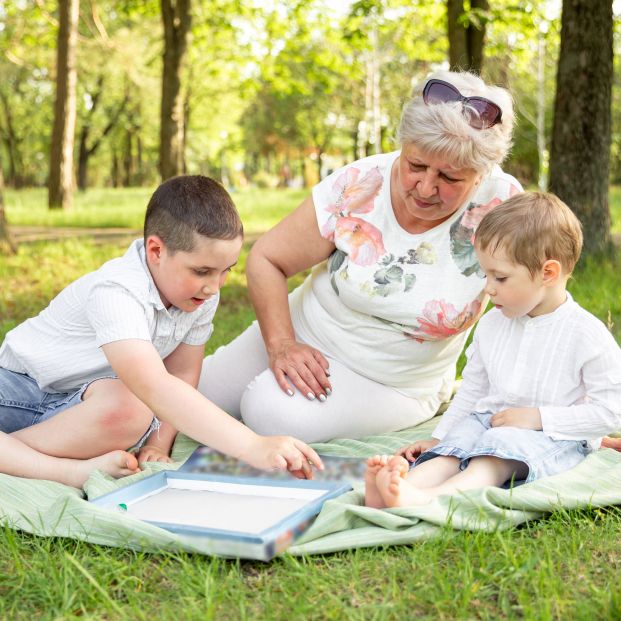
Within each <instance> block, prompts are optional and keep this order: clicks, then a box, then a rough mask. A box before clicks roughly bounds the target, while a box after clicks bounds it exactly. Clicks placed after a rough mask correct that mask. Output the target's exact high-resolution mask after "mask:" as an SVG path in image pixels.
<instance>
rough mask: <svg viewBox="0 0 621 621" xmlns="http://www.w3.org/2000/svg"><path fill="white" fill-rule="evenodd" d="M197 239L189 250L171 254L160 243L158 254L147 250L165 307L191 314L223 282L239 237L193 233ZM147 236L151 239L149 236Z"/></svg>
mask: <svg viewBox="0 0 621 621" xmlns="http://www.w3.org/2000/svg"><path fill="white" fill-rule="evenodd" d="M196 237H197V242H196V245H195V247H194V249H193V250H192V251H191V252H183V251H181V250H180V251H178V252H175V253H171V252H170V251H169V250H168V248H167V247H166V245H165V244H163V243H162V244H161V247H160V249H159V256H157V257H155V258H154V257H153V250H152V249H151V250H150V249H149V240H147V253H151V261H150V267H151V273H152V275H153V280H154V281H155V284H156V286H157V288H158V291H159V293H160V297H161V298H162V302H163V303H164V305H165V306H166V308H169V307H170V306H175V307H176V308H178V309H180V310H183V311H186V312H189V313H191V312H192V311H195V310H196V309H197V308H199V307H200V306H201V305H202V304H203V303H204V302H205V300H207V299H208V298H210V297H211V296H213V295H215V294H216V293H218V291H220V287H222V286H223V285H224V281H225V280H226V277H227V275H228V273H229V271H230V270H231V268H232V267H233V266H234V265H235V264H236V263H237V259H238V258H239V253H240V250H241V247H242V243H243V239H242V238H241V237H238V238H236V239H212V238H209V237H203V236H199V235H197V236H196ZM149 239H151V238H149Z"/></svg>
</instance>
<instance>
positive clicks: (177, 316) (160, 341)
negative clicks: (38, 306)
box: [0, 239, 219, 392]
mask: <svg viewBox="0 0 621 621" xmlns="http://www.w3.org/2000/svg"><path fill="white" fill-rule="evenodd" d="M218 300H219V295H217V296H213V297H212V298H209V299H208V300H207V301H206V302H205V303H204V304H202V305H201V306H200V307H199V308H198V309H197V310H196V311H194V312H192V313H188V312H185V311H182V310H179V309H178V308H175V307H170V308H169V309H166V308H165V307H164V305H163V304H162V300H161V299H160V296H159V293H158V291H157V288H156V286H155V283H154V282H153V278H152V277H151V273H150V272H149V269H148V267H147V264H146V260H145V253H144V242H143V240H142V239H137V240H135V241H134V242H132V244H131V245H130V247H129V249H128V250H127V252H126V253H125V255H124V256H122V257H119V258H117V259H112V260H111V261H108V262H106V263H104V265H102V267H100V268H99V269H98V270H96V271H95V272H91V273H90V274H86V275H85V276H82V277H81V278H79V279H78V280H76V281H74V282H73V283H71V284H70V285H69V286H68V287H66V288H65V289H63V291H61V292H60V293H59V294H58V295H57V296H56V297H55V298H54V299H53V300H52V301H51V302H50V304H49V306H48V307H47V308H45V309H44V310H43V311H41V313H39V315H37V316H36V317H33V318H31V319H28V320H26V321H25V322H24V323H22V324H20V325H19V326H17V327H16V328H14V329H13V330H11V331H10V332H9V333H8V334H7V335H6V338H5V340H4V343H3V344H2V347H0V366H2V367H4V368H6V369H9V370H11V371H16V372H18V373H27V374H28V375H29V376H30V377H32V378H33V379H34V380H35V381H36V382H37V384H38V385H39V387H40V388H41V390H45V391H47V392H68V391H70V390H73V389H77V388H79V387H80V386H82V385H83V384H85V383H87V382H90V381H92V380H94V379H97V378H99V377H106V376H110V375H113V371H112V369H111V367H110V365H109V363H108V360H107V359H106V357H105V356H104V354H103V352H102V350H101V349H100V348H101V346H102V345H105V344H106V343H112V342H115V341H121V340H125V339H141V340H145V341H151V342H152V343H153V345H154V347H155V349H156V350H157V352H158V353H159V354H160V356H161V357H162V358H165V357H166V356H168V355H169V354H170V353H172V352H173V351H174V350H175V349H176V348H177V346H178V345H179V344H180V343H187V344H189V345H201V344H203V343H205V342H206V341H207V340H208V339H209V337H210V336H211V333H212V331H213V325H212V320H213V316H214V313H215V312H216V308H217V306H218Z"/></svg>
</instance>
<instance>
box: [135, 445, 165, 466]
mask: <svg viewBox="0 0 621 621" xmlns="http://www.w3.org/2000/svg"><path fill="white" fill-rule="evenodd" d="M136 459H137V460H138V462H139V463H140V462H145V461H161V462H166V463H170V462H172V459H171V458H170V457H169V456H168V453H166V452H164V451H163V450H162V449H161V448H159V447H157V446H149V445H148V444H145V445H144V446H143V447H142V448H141V449H140V450H139V451H138V452H137V453H136Z"/></svg>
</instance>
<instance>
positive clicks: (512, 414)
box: [491, 408, 543, 431]
mask: <svg viewBox="0 0 621 621" xmlns="http://www.w3.org/2000/svg"><path fill="white" fill-rule="evenodd" d="M491 423H492V427H520V429H533V430H535V431H541V430H542V429H543V426H542V424H541V414H540V413H539V408H508V409H506V410H502V411H501V412H497V413H496V414H494V416H492V419H491Z"/></svg>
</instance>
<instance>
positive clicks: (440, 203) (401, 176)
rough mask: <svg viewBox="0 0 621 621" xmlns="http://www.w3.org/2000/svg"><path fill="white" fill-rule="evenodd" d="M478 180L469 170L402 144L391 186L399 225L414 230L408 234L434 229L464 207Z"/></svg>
mask: <svg viewBox="0 0 621 621" xmlns="http://www.w3.org/2000/svg"><path fill="white" fill-rule="evenodd" d="M479 180H480V175H479V174H478V173H477V172H475V171H474V170H472V169H471V168H454V167H453V166H451V163H450V162H447V161H445V160H444V159H442V158H439V157H437V156H429V155H427V154H426V153H424V152H423V151H420V150H419V149H417V148H416V146H415V145H413V144H405V145H403V147H402V149H401V155H400V156H399V159H398V160H397V162H396V166H395V168H393V178H392V185H391V198H392V203H393V207H394V209H395V215H396V216H397V220H398V221H399V224H401V226H403V227H404V228H405V229H406V230H409V229H410V228H413V229H415V230H413V231H412V232H422V231H425V230H428V229H431V228H433V227H434V226H437V225H438V224H440V223H442V222H444V220H446V219H447V218H449V217H450V216H451V215H452V214H454V213H455V212H456V211H457V210H458V209H459V208H460V207H461V206H462V205H463V204H464V202H465V201H466V199H467V198H468V196H469V195H470V194H471V192H472V191H473V190H474V188H475V186H476V185H477V184H478V182H479ZM417 229H420V231H418V230H417Z"/></svg>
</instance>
